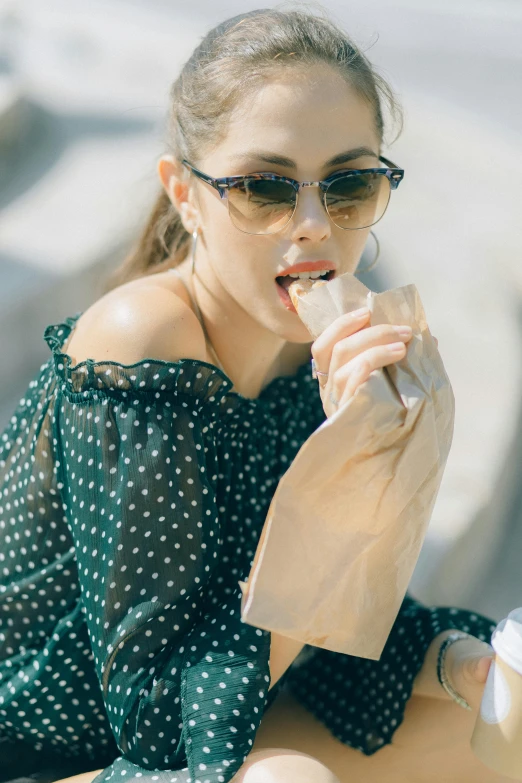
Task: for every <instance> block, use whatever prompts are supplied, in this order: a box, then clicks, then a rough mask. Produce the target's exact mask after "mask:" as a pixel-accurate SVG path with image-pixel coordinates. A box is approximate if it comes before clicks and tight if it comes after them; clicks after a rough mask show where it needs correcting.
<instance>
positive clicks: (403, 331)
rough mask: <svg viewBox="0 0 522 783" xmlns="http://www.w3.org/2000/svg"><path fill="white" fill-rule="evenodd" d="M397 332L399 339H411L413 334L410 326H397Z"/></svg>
mask: <svg viewBox="0 0 522 783" xmlns="http://www.w3.org/2000/svg"><path fill="white" fill-rule="evenodd" d="M397 332H398V334H400V336H401V337H411V335H412V334H413V330H412V328H411V326H398V327H397Z"/></svg>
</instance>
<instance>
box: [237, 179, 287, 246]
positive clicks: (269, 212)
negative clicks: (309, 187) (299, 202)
mask: <svg viewBox="0 0 522 783" xmlns="http://www.w3.org/2000/svg"><path fill="white" fill-rule="evenodd" d="M295 197H296V193H295V190H294V188H293V187H292V185H290V184H289V183H287V182H281V181H278V180H272V179H257V178H256V179H254V178H246V179H245V180H244V181H243V182H241V183H239V184H238V185H234V186H233V187H231V188H230V189H229V191H228V210H229V213H230V217H231V219H232V222H233V223H234V224H235V225H236V226H237V228H239V229H240V230H241V231H246V232H247V233H248V234H272V233H275V232H276V231H280V230H281V229H282V228H283V227H284V226H285V225H286V224H287V223H288V221H289V220H290V218H291V217H292V213H293V211H294V207H295V201H296V198H295Z"/></svg>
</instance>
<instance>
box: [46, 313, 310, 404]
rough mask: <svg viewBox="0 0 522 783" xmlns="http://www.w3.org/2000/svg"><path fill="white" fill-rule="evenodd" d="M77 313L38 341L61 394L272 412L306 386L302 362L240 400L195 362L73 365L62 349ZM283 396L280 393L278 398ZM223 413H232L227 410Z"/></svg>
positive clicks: (225, 380) (222, 377)
mask: <svg viewBox="0 0 522 783" xmlns="http://www.w3.org/2000/svg"><path fill="white" fill-rule="evenodd" d="M82 312H83V311H80V312H77V313H76V314H75V315H73V316H68V317H66V318H65V319H64V320H63V321H61V322H59V323H56V324H50V325H49V326H47V327H46V329H45V331H44V340H45V342H46V343H47V345H48V346H49V348H50V349H51V351H52V354H53V361H54V370H55V373H56V376H57V378H58V379H59V380H60V381H61V383H62V389H63V390H64V391H66V392H68V394H69V395H75V396H76V395H78V396H79V397H81V396H85V397H86V396H88V395H89V394H90V393H92V392H93V391H100V390H104V389H105V390H109V389H111V390H118V391H121V393H122V395H123V396H127V393H128V392H132V393H136V392H140V393H142V394H143V393H146V392H149V393H150V392H154V393H155V394H156V395H158V394H159V393H160V392H162V391H166V390H168V391H176V392H182V393H184V394H188V395H190V396H192V397H197V398H198V399H200V400H201V402H210V403H217V404H218V405H219V406H220V407H221V406H222V405H223V404H224V403H226V404H228V405H229V406H230V405H232V406H233V408H235V409H237V407H238V406H242V407H243V406H249V407H250V408H252V409H263V408H267V407H268V408H269V409H274V408H275V407H277V406H278V403H280V402H282V403H285V404H288V402H289V401H291V400H289V398H293V397H295V396H296V394H297V393H298V392H299V390H301V393H302V389H303V384H305V386H308V385H310V389H312V388H314V386H315V383H316V382H315V383H314V386H312V384H311V383H310V381H311V380H312V378H311V373H310V370H309V363H308V362H305V363H304V364H302V365H301V366H300V367H298V369H297V371H296V372H295V373H294V375H288V376H277V377H276V378H273V379H272V380H271V381H270V382H269V383H268V384H267V385H266V386H265V387H264V389H262V391H261V393H260V394H259V396H258V397H255V398H251V397H245V396H244V395H242V394H241V393H240V392H237V391H232V387H233V382H232V380H231V379H230V378H229V377H228V376H227V374H226V373H225V372H224V371H223V370H221V369H220V368H219V367H217V366H216V365H214V364H210V363H209V362H205V361H201V360H197V359H189V358H185V359H179V360H178V361H172V362H169V361H164V360H163V359H153V358H145V359H141V360H140V361H139V362H135V363H134V364H127V365H126V364H121V363H119V362H115V361H109V360H106V361H97V362H96V361H94V360H93V359H85V360H84V361H81V362H79V363H78V364H76V365H73V363H72V358H71V356H70V355H69V354H68V353H64V352H62V347H63V345H64V343H65V341H66V340H67V339H68V337H69V335H70V334H71V331H72V330H73V329H74V327H75V325H76V322H77V321H78V319H79V318H80V316H81V315H82ZM283 391H284V393H283ZM228 412H232V410H229V411H228Z"/></svg>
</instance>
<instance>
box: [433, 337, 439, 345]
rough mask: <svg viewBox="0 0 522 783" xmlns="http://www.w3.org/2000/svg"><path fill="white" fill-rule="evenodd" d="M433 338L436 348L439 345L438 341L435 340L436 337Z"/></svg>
mask: <svg viewBox="0 0 522 783" xmlns="http://www.w3.org/2000/svg"><path fill="white" fill-rule="evenodd" d="M433 339H434V340H435V345H436V346H437V348H438V347H439V341H438V340H437V338H436V337H434V338H433Z"/></svg>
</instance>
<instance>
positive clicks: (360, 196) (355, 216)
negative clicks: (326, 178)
mask: <svg viewBox="0 0 522 783" xmlns="http://www.w3.org/2000/svg"><path fill="white" fill-rule="evenodd" d="M390 193H391V188H390V182H389V180H388V177H386V175H385V174H377V173H372V172H368V173H366V174H349V175H347V176H345V177H339V179H336V180H334V181H333V182H332V184H331V185H330V187H329V188H328V190H327V191H326V208H327V210H328V214H329V215H330V217H331V218H332V220H333V222H334V223H335V225H336V226H339V227H340V228H350V229H355V228H367V227H368V226H373V224H374V223H377V221H378V220H380V219H381V218H382V216H383V215H384V213H385V212H386V207H387V206H388V202H389V200H390Z"/></svg>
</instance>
